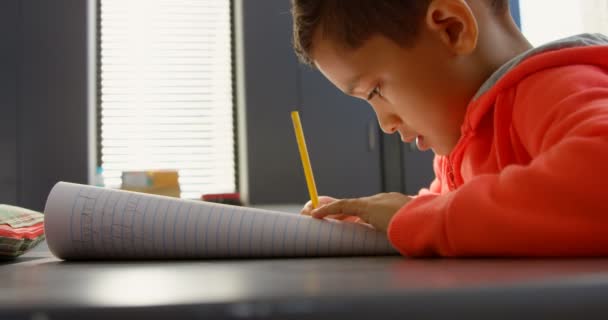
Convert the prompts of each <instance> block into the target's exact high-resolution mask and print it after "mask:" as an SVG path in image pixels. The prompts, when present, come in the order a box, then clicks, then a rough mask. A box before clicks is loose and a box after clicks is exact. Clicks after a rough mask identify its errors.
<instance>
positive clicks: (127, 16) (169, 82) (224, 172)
mask: <svg viewBox="0 0 608 320" xmlns="http://www.w3.org/2000/svg"><path fill="white" fill-rule="evenodd" d="M99 15H100V19H99V26H100V30H99V33H100V40H99V50H100V51H99V63H100V65H99V68H100V70H99V77H100V79H99V81H100V85H99V112H100V122H101V123H100V154H101V166H102V168H103V178H104V182H105V185H106V186H109V187H117V186H119V185H120V183H121V180H120V178H121V173H122V171H127V170H149V169H177V170H178V171H179V175H180V187H181V190H182V197H183V198H199V197H200V195H201V194H202V193H211V192H234V191H235V189H236V179H235V174H236V173H235V172H236V169H235V159H234V158H235V157H234V154H235V146H234V133H233V131H234V130H233V129H234V128H233V92H232V81H233V72H232V38H231V29H232V25H231V3H230V0H100V10H99Z"/></svg>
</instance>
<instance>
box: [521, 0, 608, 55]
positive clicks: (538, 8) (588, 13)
mask: <svg viewBox="0 0 608 320" xmlns="http://www.w3.org/2000/svg"><path fill="white" fill-rule="evenodd" d="M519 6H520V10H521V26H522V31H523V33H524V34H525V36H526V37H527V38H528V40H530V42H531V43H532V44H533V45H534V46H538V45H541V44H543V43H547V42H549V41H553V40H557V39H560V38H565V37H568V36H571V35H575V34H580V33H595V32H599V33H604V34H608V1H606V0H560V1H555V0H520V1H519Z"/></svg>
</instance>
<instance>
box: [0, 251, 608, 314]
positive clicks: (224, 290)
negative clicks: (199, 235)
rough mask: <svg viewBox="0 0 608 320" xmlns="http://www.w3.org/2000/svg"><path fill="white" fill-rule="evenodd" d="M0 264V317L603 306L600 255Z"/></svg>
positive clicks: (607, 280)
mask: <svg viewBox="0 0 608 320" xmlns="http://www.w3.org/2000/svg"><path fill="white" fill-rule="evenodd" d="M0 268H1V269H0V277H1V279H2V283H1V287H0V318H2V319H4V318H7V317H13V318H15V319H21V318H22V319H33V318H32V316H34V317H38V318H35V319H55V318H57V317H58V318H62V319H64V318H68V319H70V318H74V319H83V318H87V319H96V318H112V319H115V318H125V319H127V318H133V317H139V318H141V319H161V318H163V319H166V318H180V317H181V318H186V319H189V318H193V319H195V318H211V319H224V318H226V319H232V318H234V319H242V318H271V319H275V318H276V319H286V318H289V319H307V318H311V319H312V318H314V319H324V318H328V319H329V318H331V319H342V318H344V319H346V318H348V319H365V318H374V319H382V318H386V319H392V318H394V317H398V318H405V317H407V318H412V317H413V318H414V319H415V318H419V317H424V318H427V319H429V318H430V319H434V318H440V317H445V316H447V317H452V318H455V319H460V318H464V317H467V318H471V317H480V318H492V319H496V318H498V319H501V318H510V317H515V316H517V318H518V319H527V318H538V317H544V318H551V319H572V318H579V317H584V318H590V317H592V316H596V317H598V318H599V317H600V316H608V308H607V307H606V305H605V302H606V301H608V259H574V260H565V259H552V260H524V259H519V260H518V259H485V260H484V259H465V260H455V259H434V260H412V259H405V258H402V257H368V258H324V259H320V258H316V259H267V260H213V261H208V260H207V261H205V260H195V261H144V262H120V261H117V262H63V261H60V260H57V259H56V258H54V257H52V256H51V255H50V253H49V252H48V249H46V247H45V246H44V245H42V246H40V247H39V248H37V250H35V251H33V252H30V253H28V254H26V255H25V256H23V257H21V258H19V259H17V260H14V261H12V262H3V264H2V265H1V267H0Z"/></svg>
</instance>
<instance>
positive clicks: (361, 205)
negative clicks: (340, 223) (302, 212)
mask: <svg viewBox="0 0 608 320" xmlns="http://www.w3.org/2000/svg"><path fill="white" fill-rule="evenodd" d="M366 205H367V203H366V202H365V201H364V200H362V199H343V200H338V201H335V202H333V203H330V204H328V205H325V206H322V207H320V208H318V209H315V210H313V211H312V216H313V217H315V218H319V219H321V218H325V217H327V216H329V215H349V216H358V217H361V216H362V214H363V213H364V212H365V206H366ZM363 220H365V219H363Z"/></svg>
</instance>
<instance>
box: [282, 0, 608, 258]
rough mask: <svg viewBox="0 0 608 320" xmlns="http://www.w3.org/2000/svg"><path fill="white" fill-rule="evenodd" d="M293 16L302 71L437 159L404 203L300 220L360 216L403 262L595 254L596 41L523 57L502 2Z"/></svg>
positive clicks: (603, 154)
mask: <svg viewBox="0 0 608 320" xmlns="http://www.w3.org/2000/svg"><path fill="white" fill-rule="evenodd" d="M292 13H293V16H294V46H295V49H296V53H297V54H298V55H299V57H300V59H301V60H302V61H304V62H306V63H308V64H310V65H313V66H315V67H316V68H318V69H319V71H320V72H321V73H323V75H324V76H325V77H327V78H328V79H329V80H330V81H331V82H332V83H333V84H334V85H335V86H336V87H338V88H339V89H340V90H342V91H344V92H345V93H346V94H349V95H352V96H354V97H358V98H361V99H366V100H368V101H369V103H370V105H371V106H372V108H373V109H374V111H375V113H376V116H377V118H378V121H379V123H380V126H381V128H382V130H383V131H384V132H386V133H389V134H391V133H395V132H398V133H399V134H400V135H401V139H402V140H403V141H404V142H410V141H413V140H416V144H417V146H418V148H419V149H421V150H425V149H432V150H433V151H434V152H435V154H436V157H435V161H434V170H435V175H436V178H435V180H434V181H433V183H432V184H431V186H430V188H429V189H428V190H427V189H423V190H421V191H420V193H419V194H418V195H417V196H407V195H403V194H399V193H388V194H379V195H375V196H371V197H365V198H360V199H343V200H336V199H333V198H329V197H323V198H321V203H322V204H323V205H322V206H321V207H320V208H317V209H315V210H312V208H311V206H310V204H307V205H306V206H305V207H304V209H303V210H302V213H304V214H311V215H312V216H314V217H316V218H323V217H327V216H329V217H334V218H338V219H345V218H347V219H348V218H350V219H352V218H353V217H356V218H360V219H361V220H363V221H364V222H366V223H369V224H371V225H372V226H374V227H375V228H376V229H378V230H382V231H386V232H387V234H388V237H389V239H390V241H391V243H392V244H393V246H394V247H395V248H396V249H398V250H399V251H400V252H401V253H402V254H403V255H408V256H448V257H455V256H459V257H462V256H601V255H606V254H608V199H606V198H608V197H606V196H608V46H607V45H606V44H608V38H606V37H604V36H602V35H581V36H576V37H571V38H567V39H564V40H561V41H557V42H554V43H550V44H547V45H545V46H542V47H539V48H535V49H533V48H532V46H531V45H530V44H529V43H528V41H527V40H526V39H525V38H524V36H523V35H522V34H521V33H520V32H519V30H518V29H517V27H516V25H515V23H514V22H513V20H512V18H511V16H510V14H509V7H508V1H507V0H466V1H465V0H383V1H373V0H293V11H292ZM547 14H550V10H549V9H548V13H547Z"/></svg>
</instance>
